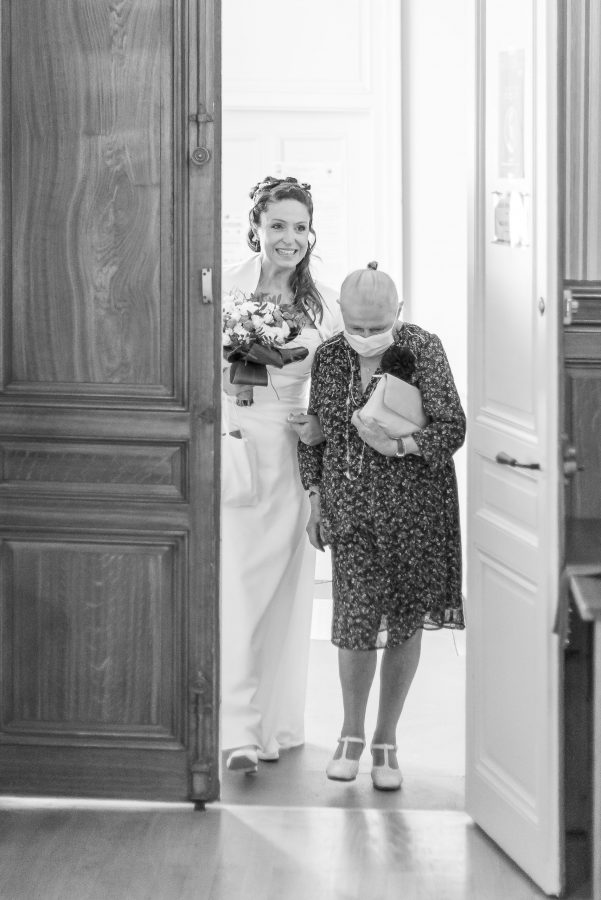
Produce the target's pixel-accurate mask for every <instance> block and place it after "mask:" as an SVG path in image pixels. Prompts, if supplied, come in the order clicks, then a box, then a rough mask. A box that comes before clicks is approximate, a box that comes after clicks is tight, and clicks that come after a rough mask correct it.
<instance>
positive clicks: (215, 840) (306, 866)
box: [0, 621, 589, 900]
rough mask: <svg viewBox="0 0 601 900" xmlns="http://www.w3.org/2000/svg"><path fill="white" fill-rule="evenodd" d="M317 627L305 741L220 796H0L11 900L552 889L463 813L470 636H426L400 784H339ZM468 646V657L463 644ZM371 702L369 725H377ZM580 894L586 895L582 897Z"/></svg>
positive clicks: (450, 895) (399, 895)
mask: <svg viewBox="0 0 601 900" xmlns="http://www.w3.org/2000/svg"><path fill="white" fill-rule="evenodd" d="M324 627H325V623H321V624H320V622H319V621H317V622H316V630H315V634H316V636H317V639H316V640H315V641H313V643H312V650H311V669H310V679H309V697H308V703H307V738H308V742H307V744H306V746H305V747H303V748H298V749H297V750H293V751H289V752H288V753H286V754H282V759H281V760H280V761H279V762H278V763H275V764H274V763H271V764H270V763H264V764H261V767H260V771H259V773H258V775H257V776H240V775H237V776H234V775H233V774H232V773H228V772H224V773H223V782H222V788H223V789H222V802H221V803H219V804H215V805H213V806H211V807H210V808H208V809H207V810H205V811H204V812H197V811H194V809H193V808H192V807H191V806H189V805H183V804H173V805H167V804H162V805H151V804H140V803H129V804H118V803H111V802H92V801H87V802H86V801H68V802H65V801H53V800H41V801H34V800H21V799H16V798H2V799H0V900H238V898H239V900H355V898H357V900H388V898H390V900H393V898H394V900H414V898H415V900H430V898H432V900H533V898H541V897H543V896H544V895H543V894H542V893H541V892H540V891H539V890H538V889H537V888H536V887H535V886H534V885H533V884H532V882H530V881H529V879H528V878H526V877H525V876H524V875H523V874H522V873H521V872H520V871H519V870H518V869H517V867H516V866H515V865H514V864H513V863H512V862H511V861H510V860H509V859H508V858H507V857H506V856H505V855H504V854H503V853H501V852H500V851H499V850H498V848H497V847H496V846H495V845H494V844H493V843H492V842H491V841H490V840H489V839H488V838H487V837H486V836H485V835H484V834H483V833H482V832H481V831H480V830H479V829H478V828H477V827H476V826H475V825H474V824H473V823H472V822H471V820H470V819H469V817H468V816H466V815H465V813H464V812H463V766H464V763H463V754H464V747H463V704H462V702H461V693H462V690H463V677H464V667H463V662H462V658H461V642H460V641H459V643H458V644H455V642H454V641H453V638H452V636H451V635H450V634H448V633H446V634H439V635H427V636H426V639H425V650H424V654H423V658H422V664H421V666H420V671H419V673H418V679H417V680H416V682H415V685H414V689H412V692H411V694H410V698H409V700H408V703H407V707H406V710H405V714H404V716H403V723H402V726H401V729H400V731H399V745H400V758H401V764H402V768H403V770H404V773H405V784H404V786H403V789H402V791H401V792H399V793H394V794H386V793H382V792H376V791H374V790H373V788H372V786H371V780H370V777H369V758H368V757H369V755H368V754H367V753H366V754H365V758H364V760H363V762H362V766H361V770H360V774H359V777H358V778H357V781H356V782H355V783H354V784H351V785H342V784H339V783H333V782H328V780H327V779H326V778H325V774H324V767H325V763H326V761H327V759H328V757H329V755H330V753H331V750H332V741H333V740H335V738H336V736H337V730H338V727H339V702H340V698H339V688H338V680H337V674H336V664H335V654H333V651H332V648H331V646H330V645H329V644H327V642H325V641H323V640H322V639H321V637H322V635H321V631H323V628H324ZM457 649H458V650H459V653H458V652H457ZM374 715H375V708H374V703H373V701H372V702H371V704H370V710H369V712H368V723H370V727H371V725H372V724H373V719H374ZM572 897H573V898H574V900H575V898H577V897H578V898H580V900H588V897H589V895H588V894H587V892H581V893H579V894H573V895H572Z"/></svg>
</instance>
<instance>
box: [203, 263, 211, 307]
mask: <svg viewBox="0 0 601 900" xmlns="http://www.w3.org/2000/svg"><path fill="white" fill-rule="evenodd" d="M200 278H201V288H202V302H203V303H212V302H213V270H212V269H203V270H202V271H201V274H200Z"/></svg>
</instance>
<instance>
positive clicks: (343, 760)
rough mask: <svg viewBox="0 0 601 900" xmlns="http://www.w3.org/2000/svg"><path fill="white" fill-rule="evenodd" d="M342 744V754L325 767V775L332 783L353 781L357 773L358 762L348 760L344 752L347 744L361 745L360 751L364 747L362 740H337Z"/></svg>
mask: <svg viewBox="0 0 601 900" xmlns="http://www.w3.org/2000/svg"><path fill="white" fill-rule="evenodd" d="M338 743H339V744H342V753H341V754H340V756H339V757H338V758H337V759H334V757H332V759H331V760H330V761H329V763H328V764H327V766H326V775H327V776H328V778H331V779H332V780H333V781H354V779H355V778H356V777H357V772H358V771H359V760H358V759H348V758H347V755H346V752H347V750H348V745H349V744H361V750H362V751H363V747H365V741H364V740H363V738H356V737H341V738H339V740H338Z"/></svg>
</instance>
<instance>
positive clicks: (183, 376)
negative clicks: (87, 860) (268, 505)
mask: <svg viewBox="0 0 601 900" xmlns="http://www.w3.org/2000/svg"><path fill="white" fill-rule="evenodd" d="M0 16H1V22H0V24H1V33H2V45H1V53H2V61H1V62H2V94H1V103H2V109H1V118H0V127H1V129H2V138H1V148H2V157H1V179H2V212H1V232H2V234H1V239H2V247H3V250H2V314H3V316H2V321H3V335H2V344H1V350H2V365H1V377H2V384H1V392H0V453H1V458H2V469H1V472H2V478H1V482H0V537H1V561H2V596H1V607H0V626H1V650H2V660H1V672H2V681H1V693H2V697H1V723H0V790H1V791H3V792H5V793H7V792H8V793H11V794H55V795H86V796H90V795H93V796H99V797H135V798H147V799H166V800H182V799H186V798H196V799H198V800H209V799H214V798H215V797H217V796H218V767H217V760H218V728H217V713H218V709H217V706H218V704H217V697H218V683H217V671H218V660H217V659H216V657H215V650H214V648H215V647H216V646H217V639H216V634H217V626H218V622H217V618H218V616H217V603H218V584H217V573H218V565H217V560H218V531H219V512H218V499H216V498H218V490H215V486H216V484H217V483H218V466H219V457H218V449H217V448H218V442H219V429H218V427H217V426H216V423H217V422H218V403H219V388H218V381H219V379H218V378H216V374H217V373H218V371H219V368H218V366H219V360H218V351H219V336H220V335H219V329H218V328H216V323H217V322H218V321H219V309H218V307H219V304H216V305H214V304H212V302H211V295H210V283H209V282H210V279H209V277H205V279H204V289H203V284H202V283H201V272H202V270H203V268H204V269H206V270H210V269H212V270H213V293H214V294H215V295H216V296H219V293H218V284H217V279H216V278H215V275H216V274H218V259H219V240H218V226H216V224H215V223H216V222H218V220H219V186H218V178H217V177H216V174H215V173H216V172H217V171H218V168H217V165H218V160H219V152H218V151H219V148H218V146H216V143H215V137H214V129H215V124H216V123H215V122H214V121H213V119H215V118H216V116H215V115H214V113H213V111H214V109H218V96H217V84H216V77H217V76H216V75H215V72H216V71H218V59H217V58H216V53H215V48H218V43H217V40H218V0H120V2H114V0H60V2H57V0H27V2H25V3H24V2H22V0H1V3H0ZM217 124H218V123H217ZM198 144H201V145H203V146H204V147H205V148H206V151H205V150H201V151H200V152H199V153H196V154H195V155H194V160H193V159H192V151H194V150H195V149H196V147H197V145H198ZM209 274H210V273H209V272H208V271H207V272H206V273H205V276H208V275H209Z"/></svg>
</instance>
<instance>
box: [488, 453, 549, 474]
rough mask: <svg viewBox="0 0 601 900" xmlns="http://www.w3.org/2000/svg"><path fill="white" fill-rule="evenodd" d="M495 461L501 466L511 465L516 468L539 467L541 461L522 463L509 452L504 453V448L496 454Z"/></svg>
mask: <svg viewBox="0 0 601 900" xmlns="http://www.w3.org/2000/svg"><path fill="white" fill-rule="evenodd" d="M495 462H498V463H499V465H501V466H511V467H512V468H514V469H539V470H540V464H539V463H521V462H518V461H517V459H514V458H513V456H510V455H509V454H508V453H504V452H503V450H501V451H499V453H497V455H496V456H495Z"/></svg>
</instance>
